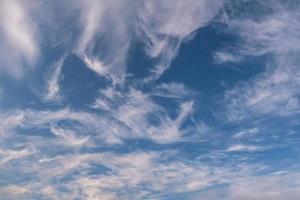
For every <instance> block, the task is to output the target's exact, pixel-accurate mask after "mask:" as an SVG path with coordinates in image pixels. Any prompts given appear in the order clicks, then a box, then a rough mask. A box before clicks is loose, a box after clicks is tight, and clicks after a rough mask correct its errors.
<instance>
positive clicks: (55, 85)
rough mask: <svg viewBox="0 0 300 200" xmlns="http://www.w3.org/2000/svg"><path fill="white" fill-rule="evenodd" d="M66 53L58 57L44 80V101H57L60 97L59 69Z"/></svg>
mask: <svg viewBox="0 0 300 200" xmlns="http://www.w3.org/2000/svg"><path fill="white" fill-rule="evenodd" d="M65 58H66V55H65V56H63V57H62V58H60V59H59V60H58V61H57V62H56V63H55V64H54V65H53V66H52V69H51V73H50V75H49V77H48V78H47V80H46V83H47V93H46V95H45V97H44V98H45V100H46V101H59V100H60V99H61V94H60V86H59V82H60V80H61V70H62V67H63V64H64V61H65Z"/></svg>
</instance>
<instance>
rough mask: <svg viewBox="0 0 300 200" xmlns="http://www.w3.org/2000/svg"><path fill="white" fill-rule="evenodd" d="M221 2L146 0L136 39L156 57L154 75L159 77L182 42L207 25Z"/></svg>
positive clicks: (221, 4)
mask: <svg viewBox="0 0 300 200" xmlns="http://www.w3.org/2000/svg"><path fill="white" fill-rule="evenodd" d="M222 6H223V1H218V0H216V1H215V0H211V1H203V0H189V1H177V2H173V1H157V0H151V1H145V2H143V7H142V8H141V11H140V12H138V17H139V26H137V27H136V29H137V31H138V33H139V38H140V40H142V41H143V42H144V43H145V51H146V53H147V55H149V56H150V57H153V58H158V59H159V62H158V63H157V65H156V66H155V67H154V69H153V70H152V71H153V75H152V76H151V77H149V78H148V79H149V80H153V79H154V80H155V79H157V78H159V77H160V76H161V75H162V74H163V73H164V71H166V70H167V69H168V68H169V66H170V64H171V62H172V61H173V59H174V58H175V57H176V56H177V53H178V50H179V48H180V45H181V43H182V42H183V40H185V39H189V38H190V37H191V34H192V33H193V32H194V31H196V30H197V29H199V28H202V27H204V26H206V25H207V23H209V22H210V21H211V20H212V19H213V18H214V17H215V16H216V15H217V14H218V12H219V9H220V8H221V7H222Z"/></svg>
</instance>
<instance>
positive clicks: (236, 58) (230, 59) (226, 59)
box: [214, 51, 242, 64]
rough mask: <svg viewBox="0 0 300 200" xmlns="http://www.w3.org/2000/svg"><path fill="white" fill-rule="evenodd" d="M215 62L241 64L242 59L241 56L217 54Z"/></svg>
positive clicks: (220, 52) (224, 53)
mask: <svg viewBox="0 0 300 200" xmlns="http://www.w3.org/2000/svg"><path fill="white" fill-rule="evenodd" d="M214 60H215V62H216V63H218V64H222V63H227V62H240V61H241V60H242V59H241V57H240V56H236V55H233V54H231V53H227V52H222V51H219V52H216V53H215V55H214Z"/></svg>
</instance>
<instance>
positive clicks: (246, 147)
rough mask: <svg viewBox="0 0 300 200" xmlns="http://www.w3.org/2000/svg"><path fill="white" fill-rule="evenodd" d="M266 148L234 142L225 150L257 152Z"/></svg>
mask: <svg viewBox="0 0 300 200" xmlns="http://www.w3.org/2000/svg"><path fill="white" fill-rule="evenodd" d="M266 149H268V147H262V146H253V145H243V144H235V145H232V146H230V147H228V148H227V149H226V151H227V152H257V151H264V150H266Z"/></svg>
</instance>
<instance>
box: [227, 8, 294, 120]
mask: <svg viewBox="0 0 300 200" xmlns="http://www.w3.org/2000/svg"><path fill="white" fill-rule="evenodd" d="M288 5H289V4H287V5H285V6H283V5H282V4H280V3H274V4H270V5H267V7H268V9H271V10H273V11H274V12H270V13H268V14H265V15H262V16H261V17H258V19H253V18H251V16H250V17H246V18H241V19H239V18H237V19H235V18H233V19H231V20H228V21H227V24H228V26H229V30H232V31H234V32H236V33H237V34H238V36H240V37H241V39H242V40H241V43H240V48H239V50H238V51H237V52H236V53H237V54H241V55H243V56H261V55H265V56H269V58H271V59H270V61H269V63H268V64H267V66H266V70H265V71H264V72H263V73H261V74H259V75H257V76H256V77H254V78H252V79H251V80H250V81H248V82H242V83H240V84H238V85H237V86H236V87H235V88H234V89H232V90H229V91H227V92H226V94H225V98H226V100H227V103H228V110H227V115H228V117H229V119H232V120H236V119H243V118H247V116H260V115H265V114H276V115H291V114H293V113H295V112H298V111H299V108H300V107H299V105H300V104H299V98H298V96H299V90H298V88H299V83H300V81H299V80H300V79H299V73H300V72H299V67H298V66H299V64H300V63H299V58H298V56H297V55H298V54H299V52H300V49H299V44H300V37H299V34H298V32H299V30H298V29H299V28H298V27H299V19H300V15H299V12H298V11H299V5H298V6H295V7H293V8H292V7H290V6H288ZM275 10H276V11H275ZM262 67H263V66H262Z"/></svg>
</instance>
